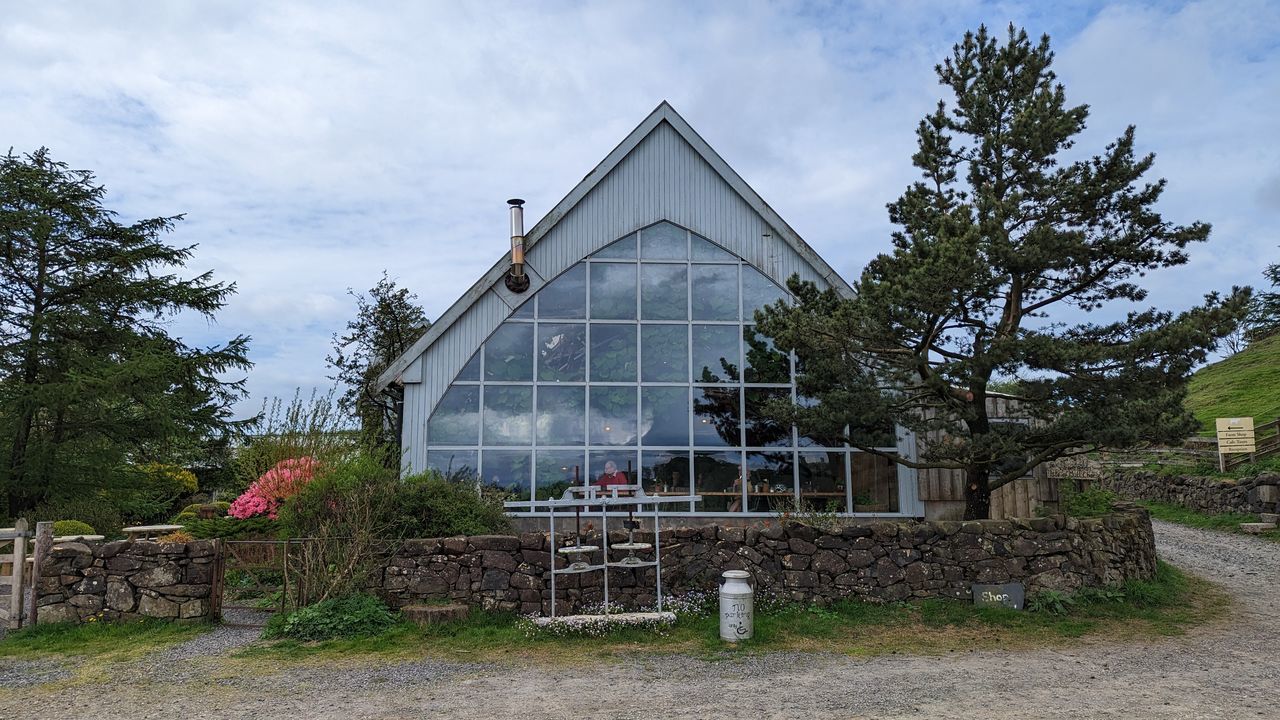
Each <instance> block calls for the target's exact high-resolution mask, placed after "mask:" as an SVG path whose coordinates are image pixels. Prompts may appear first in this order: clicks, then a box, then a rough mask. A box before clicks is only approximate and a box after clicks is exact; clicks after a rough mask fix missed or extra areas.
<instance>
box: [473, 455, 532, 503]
mask: <svg viewBox="0 0 1280 720" xmlns="http://www.w3.org/2000/svg"><path fill="white" fill-rule="evenodd" d="M480 460H481V462H483V463H484V466H483V467H484V474H483V476H482V481H483V482H484V484H485V485H487V486H489V487H491V488H496V489H498V490H503V491H505V492H509V493H511V495H512V496H513V497H512V498H511V499H512V500H528V499H529V488H530V482H531V480H532V479H533V473H532V472H530V471H531V470H532V469H533V466H532V465H531V464H530V457H529V451H528V450H485V451H483V452H482V453H480Z"/></svg>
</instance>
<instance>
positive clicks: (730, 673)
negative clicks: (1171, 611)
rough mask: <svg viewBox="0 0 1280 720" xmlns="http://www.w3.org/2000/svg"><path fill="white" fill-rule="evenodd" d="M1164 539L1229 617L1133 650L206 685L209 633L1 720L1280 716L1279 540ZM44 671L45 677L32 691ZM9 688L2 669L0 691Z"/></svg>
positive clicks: (398, 674)
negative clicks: (1233, 601)
mask: <svg viewBox="0 0 1280 720" xmlns="http://www.w3.org/2000/svg"><path fill="white" fill-rule="evenodd" d="M1156 537H1157V542H1158V544H1159V549H1160V553H1161V555H1162V556H1163V557H1164V558H1165V559H1167V560H1169V561H1170V562H1172V563H1174V564H1175V565H1178V566H1179V567H1182V568H1185V569H1187V570H1189V571H1191V572H1193V573H1195V574H1197V575H1200V576H1201V577H1204V578H1207V579H1209V580H1213V581H1215V582H1218V583H1220V584H1222V585H1224V586H1226V587H1227V588H1229V589H1230V591H1231V593H1232V594H1233V595H1234V596H1235V597H1236V598H1237V600H1238V607H1237V608H1236V612H1235V613H1234V614H1233V615H1232V617H1231V618H1230V620H1229V621H1224V622H1217V623H1215V624H1213V625H1210V626H1206V627H1202V628H1199V629H1197V630H1195V631H1193V632H1191V633H1190V634H1188V635H1187V636H1184V637H1179V638H1173V639H1168V640H1160V641H1154V642H1151V643H1143V644H1137V645H1132V644H1130V645H1112V644H1108V643H1106V642H1104V641H1101V640H1099V641H1094V642H1090V643H1087V644H1083V645H1076V646H1073V647H1071V648H1069V649H1059V650H1037V651H1031V652H972V653H963V654H953V655H947V656H942V657H899V656H888V657H878V658H872V659H854V658H847V657H843V656H834V655H812V654H791V653H774V654H768V655H762V656H756V657H749V658H744V659H740V660H730V661H720V662H705V661H701V660H697V659H693V658H685V657H675V658H672V657H666V656H663V657H645V658H643V659H640V660H638V661H637V662H636V663H634V664H604V665H581V666H575V667H569V668H557V669H555V670H554V673H555V676H554V677H551V676H549V675H548V672H547V670H546V669H544V668H539V667H497V666H492V665H480V664H458V663H448V662H443V661H435V660H426V661H418V662H413V663H398V664H391V665H381V666H355V667H341V668H334V667H298V666H293V667H290V668H289V669H287V670H283V671H280V672H275V673H271V672H266V673H264V674H261V675H256V676H253V677H242V676H237V677H225V678H219V677H218V676H217V674H216V673H214V675H213V679H212V680H210V679H208V675H207V674H206V673H204V672H202V670H201V667H202V663H205V662H209V661H210V658H209V654H210V652H211V650H216V648H217V647H219V646H220V644H221V643H226V644H236V643H238V642H240V641H241V640H242V638H241V639H236V638H231V639H228V638H227V637H226V636H218V639H213V638H211V636H212V635H213V634H211V636H206V638H205V639H201V640H196V641H193V642H192V643H188V644H187V645H188V646H191V647H183V646H179V648H177V649H174V650H172V651H167V653H166V655H167V657H166V662H165V663H161V664H159V666H158V667H152V668H148V669H147V670H146V671H140V672H136V673H134V672H130V673H128V674H127V676H124V677H121V678H119V680H117V682H116V683H115V684H113V685H112V686H111V687H110V688H106V687H103V686H96V685H90V684H84V685H75V686H72V687H68V688H58V687H57V686H56V685H54V686H46V687H44V688H41V687H39V686H37V685H35V684H31V683H26V684H24V685H22V686H20V687H17V689H14V690H5V691H0V718H6V719H7V718H17V717H23V718H33V717H40V718H50V719H52V718H101V719H104V720H105V719H108V718H165V719H166V720H171V719H172V718H178V717H193V718H194V717H200V718H205V717H208V718H215V717H216V718H288V719H289V720H301V719H304V718H423V717H442V718H444V717H447V718H460V719H466V718H493V717H519V718H521V719H522V720H533V719H535V718H563V717H581V718H588V717H589V718H646V719H647V718H654V717H663V718H713V717H735V718H736V717H762V718H783V717H806V718H808V717H817V718H860V717H883V718H898V717H934V718H966V719H968V718H1232V719H1235V718H1277V719H1280V657H1277V654H1276V646H1277V639H1280V617H1278V616H1280V599H1278V596H1280V590H1278V589H1277V583H1280V544H1277V543H1271V542H1266V541H1262V540H1257V539H1254V538H1249V537H1243V536H1237V535H1227V534H1221V533H1213V532H1208V531H1201V530H1193V529H1188V528H1183V527H1180V526H1175V525H1169V524H1166V523H1156ZM219 632H220V631H219ZM196 643H199V644H196ZM221 647H225V645H221ZM215 654H216V653H215ZM52 671H53V668H50V667H49V666H48V665H40V666H39V668H38V672H40V673H42V674H43V676H42V678H41V679H40V680H38V681H36V682H48V680H49V679H51V676H50V673H51V672H52ZM55 676H56V673H55ZM11 678H13V679H14V681H15V682H17V679H16V678H14V677H13V676H12V675H8V676H7V675H6V674H5V672H4V670H3V668H0V683H4V682H6V680H9V679H11ZM10 687H12V685H10ZM36 707H38V708H39V711H38V713H33V708H36Z"/></svg>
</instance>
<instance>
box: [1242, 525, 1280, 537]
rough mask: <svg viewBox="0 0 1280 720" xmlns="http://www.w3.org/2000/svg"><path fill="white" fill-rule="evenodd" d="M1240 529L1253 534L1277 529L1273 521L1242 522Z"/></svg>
mask: <svg viewBox="0 0 1280 720" xmlns="http://www.w3.org/2000/svg"><path fill="white" fill-rule="evenodd" d="M1240 529H1241V530H1242V531H1244V532H1247V533H1249V534H1251V535H1258V534H1260V533H1264V532H1267V531H1268V530H1275V529H1276V523H1273V522H1256V523H1240Z"/></svg>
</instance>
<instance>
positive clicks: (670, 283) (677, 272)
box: [640, 264, 689, 320]
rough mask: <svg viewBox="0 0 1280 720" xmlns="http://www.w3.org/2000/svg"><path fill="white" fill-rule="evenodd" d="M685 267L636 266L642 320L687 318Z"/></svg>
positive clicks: (687, 277)
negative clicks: (638, 268) (638, 277)
mask: <svg viewBox="0 0 1280 720" xmlns="http://www.w3.org/2000/svg"><path fill="white" fill-rule="evenodd" d="M688 282H689V266H688V265H657V264H654V265H650V264H643V265H641V266H640V317H641V318H642V319H644V320H687V319H689V308H688V305H689V298H688V290H687V288H688Z"/></svg>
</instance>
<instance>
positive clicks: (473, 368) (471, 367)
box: [456, 352, 480, 382]
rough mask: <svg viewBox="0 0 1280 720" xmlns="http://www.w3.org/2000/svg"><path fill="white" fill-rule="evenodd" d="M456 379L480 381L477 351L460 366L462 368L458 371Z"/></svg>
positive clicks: (478, 354)
mask: <svg viewBox="0 0 1280 720" xmlns="http://www.w3.org/2000/svg"><path fill="white" fill-rule="evenodd" d="M456 379H457V380H464V381H475V382H479V381H480V353H479V352H476V354H475V355H472V356H471V359H470V360H468V361H467V364H466V365H463V366H462V370H461V371H460V372H459V373H458V377H457V378H456Z"/></svg>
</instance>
